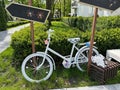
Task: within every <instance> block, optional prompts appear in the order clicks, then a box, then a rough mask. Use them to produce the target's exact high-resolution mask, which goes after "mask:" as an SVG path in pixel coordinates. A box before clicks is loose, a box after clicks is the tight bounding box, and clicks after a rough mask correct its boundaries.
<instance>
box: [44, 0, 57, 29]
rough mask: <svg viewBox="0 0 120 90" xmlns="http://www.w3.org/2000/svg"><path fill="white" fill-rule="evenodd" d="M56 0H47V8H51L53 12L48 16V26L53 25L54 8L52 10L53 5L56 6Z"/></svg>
mask: <svg viewBox="0 0 120 90" xmlns="http://www.w3.org/2000/svg"><path fill="white" fill-rule="evenodd" d="M54 1H55V0H46V9H49V10H51V13H50V15H49V17H48V28H49V27H50V26H51V25H52V24H51V18H52V17H53V10H52V9H53V7H52V6H54Z"/></svg>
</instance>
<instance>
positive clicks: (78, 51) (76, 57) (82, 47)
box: [75, 46, 99, 60]
mask: <svg viewBox="0 0 120 90" xmlns="http://www.w3.org/2000/svg"><path fill="white" fill-rule="evenodd" d="M85 48H90V47H88V46H83V47H81V48H80V49H79V50H78V52H77V53H76V55H75V60H76V58H77V56H78V54H79V52H81V51H82V50H83V49H85ZM93 49H97V47H95V46H93ZM98 54H99V52H98Z"/></svg>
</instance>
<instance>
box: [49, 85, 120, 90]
mask: <svg viewBox="0 0 120 90" xmlns="http://www.w3.org/2000/svg"><path fill="white" fill-rule="evenodd" d="M51 90H120V84H112V85H100V86H86V87H76V88H62V89H51Z"/></svg>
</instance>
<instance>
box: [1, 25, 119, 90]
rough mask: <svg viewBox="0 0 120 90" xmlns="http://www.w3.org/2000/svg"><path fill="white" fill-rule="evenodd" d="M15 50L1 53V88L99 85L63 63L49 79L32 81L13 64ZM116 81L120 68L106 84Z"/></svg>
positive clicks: (38, 89) (19, 89)
mask: <svg viewBox="0 0 120 90" xmlns="http://www.w3.org/2000/svg"><path fill="white" fill-rule="evenodd" d="M56 25H57V23H56ZM56 25H53V29H56V30H57V28H58V26H57V27H56ZM59 27H61V28H62V27H63V29H62V30H63V31H64V30H65V29H64V27H65V26H63V25H61V26H59ZM68 29H69V28H68ZM13 52H14V50H13V49H12V47H9V48H8V49H6V50H5V51H4V52H2V53H0V90H47V89H52V88H66V87H83V86H93V85H99V83H98V82H94V81H91V80H90V79H89V77H88V75H87V72H80V71H79V70H78V69H77V68H76V67H73V68H71V69H65V68H63V66H62V65H61V66H57V70H55V71H54V72H53V74H52V76H51V77H50V79H48V80H47V81H44V82H41V83H38V84H36V83H30V82H28V81H26V80H25V79H24V77H23V76H22V73H21V69H20V68H17V69H15V68H14V67H13V66H12V60H13V58H14V57H13V56H12V55H13ZM116 83H120V70H119V71H118V74H117V76H116V77H115V78H113V79H110V80H108V81H107V82H106V84H116Z"/></svg>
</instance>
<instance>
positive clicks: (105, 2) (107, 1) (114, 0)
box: [80, 0, 120, 11]
mask: <svg viewBox="0 0 120 90" xmlns="http://www.w3.org/2000/svg"><path fill="white" fill-rule="evenodd" d="M80 2H82V3H86V4H90V5H94V6H97V7H101V8H104V9H108V10H111V11H114V10H116V9H117V8H119V7H120V0H80Z"/></svg>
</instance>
